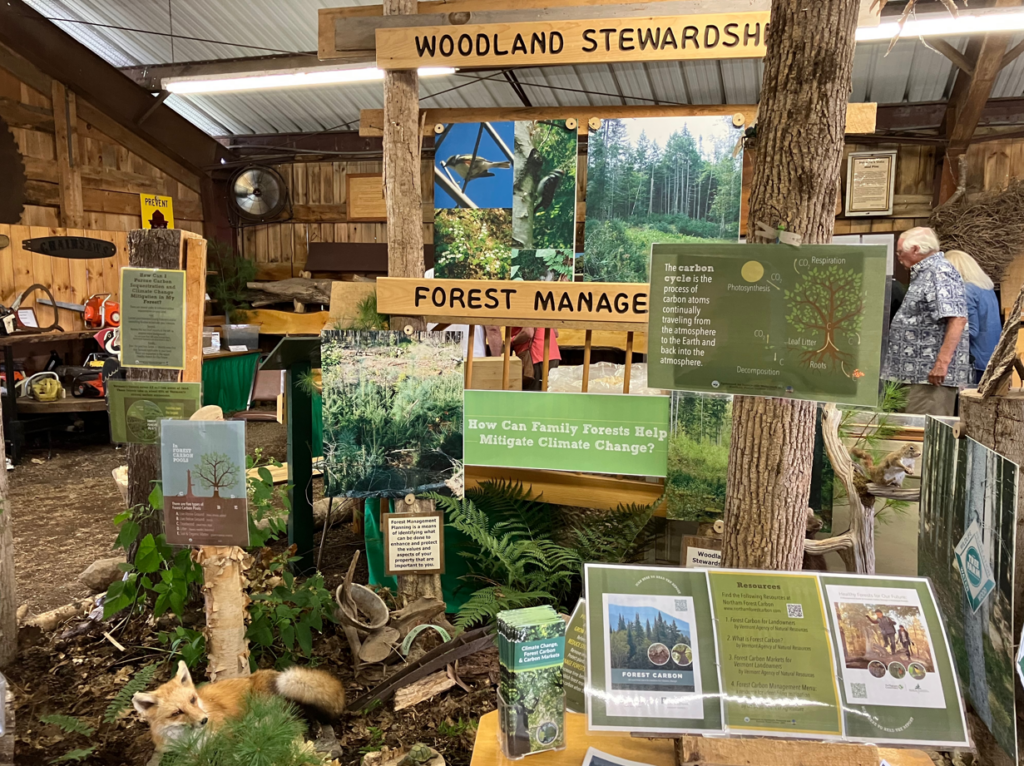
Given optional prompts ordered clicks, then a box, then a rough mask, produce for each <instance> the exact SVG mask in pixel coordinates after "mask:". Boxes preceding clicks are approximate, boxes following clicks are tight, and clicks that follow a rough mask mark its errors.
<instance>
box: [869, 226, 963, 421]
mask: <svg viewBox="0 0 1024 766" xmlns="http://www.w3.org/2000/svg"><path fill="white" fill-rule="evenodd" d="M896 257H897V258H898V259H899V261H900V263H902V264H903V265H904V266H906V267H907V268H908V269H910V287H909V288H908V289H907V295H906V297H905V298H904V299H903V304H902V305H901V306H900V310H899V311H898V312H896V316H895V317H893V320H892V323H891V324H890V326H889V353H888V355H887V356H886V360H885V367H884V368H883V370H882V377H883V378H885V379H887V380H898V381H902V382H903V383H907V384H908V385H909V386H910V391H909V392H908V396H907V412H912V413H916V414H921V415H937V416H947V417H948V416H951V415H952V414H953V411H954V407H955V406H956V395H957V392H958V391H959V389H960V387H962V386H966V385H967V384H968V383H969V382H970V372H971V365H970V354H969V350H968V348H969V344H968V333H967V332H966V329H967V293H966V290H965V288H964V282H963V279H962V278H961V277H960V273H959V272H958V271H957V270H956V269H955V268H953V265H952V264H951V263H949V261H947V260H946V258H945V257H944V256H943V254H942V251H941V250H940V249H939V238H938V237H937V236H935V232H934V231H932V230H931V229H926V228H923V227H919V228H916V229H910V230H909V231H906V232H904V233H903V235H902V236H901V237H900V239H899V242H897V243H896Z"/></svg>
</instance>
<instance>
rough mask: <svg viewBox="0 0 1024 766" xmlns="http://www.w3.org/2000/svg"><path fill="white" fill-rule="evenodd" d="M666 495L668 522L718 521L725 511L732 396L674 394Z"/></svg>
mask: <svg viewBox="0 0 1024 766" xmlns="http://www.w3.org/2000/svg"><path fill="white" fill-rule="evenodd" d="M669 417H670V423H669V424H670V427H671V436H670V441H669V445H668V474H667V475H666V477H665V497H666V500H667V502H668V518H670V519H681V520H684V521H714V520H715V519H718V518H721V516H722V514H723V513H724V511H725V483H726V477H727V476H728V471H729V437H730V434H731V433H732V397H731V396H727V395H722V394H699V393H690V392H687V391H673V392H672V404H671V406H670V409H669Z"/></svg>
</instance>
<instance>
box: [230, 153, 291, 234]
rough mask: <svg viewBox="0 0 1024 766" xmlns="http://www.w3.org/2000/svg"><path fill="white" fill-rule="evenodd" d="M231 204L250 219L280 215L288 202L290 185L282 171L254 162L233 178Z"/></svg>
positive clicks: (242, 215) (264, 219) (268, 218)
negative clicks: (286, 184) (287, 184)
mask: <svg viewBox="0 0 1024 766" xmlns="http://www.w3.org/2000/svg"><path fill="white" fill-rule="evenodd" d="M230 200H231V207H232V209H233V210H234V211H235V213H236V214H237V215H238V216H239V217H240V218H244V219H246V220H247V221H269V220H272V219H274V218H277V217H278V216H279V215H280V214H281V211H283V210H284V209H285V207H286V206H287V205H288V187H287V186H285V183H284V179H283V178H281V174H280V173H278V172H277V171H276V170H273V169H272V168H268V167H266V166H264V165H250V166H249V167H246V168H242V169H241V170H240V171H238V172H237V173H236V174H235V176H234V178H232V179H231V196H230Z"/></svg>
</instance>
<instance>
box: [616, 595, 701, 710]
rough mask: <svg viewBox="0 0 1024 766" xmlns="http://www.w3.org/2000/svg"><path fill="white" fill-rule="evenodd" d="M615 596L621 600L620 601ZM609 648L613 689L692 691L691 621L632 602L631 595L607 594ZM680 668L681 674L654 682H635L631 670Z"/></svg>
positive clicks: (676, 669) (679, 672)
mask: <svg viewBox="0 0 1024 766" xmlns="http://www.w3.org/2000/svg"><path fill="white" fill-rule="evenodd" d="M616 598H619V599H621V601H617V600H616ZM607 599H608V622H607V625H608V651H609V652H610V654H611V668H612V688H613V689H616V690H623V691H626V690H630V691H672V692H692V691H694V689H695V685H694V681H693V673H692V668H693V661H694V653H693V650H692V648H691V647H692V645H693V642H692V639H691V630H690V623H689V622H687V621H685V620H681V619H679V618H678V617H675V616H674V615H671V614H668V613H667V612H665V611H664V610H663V609H658V608H657V607H653V606H646V605H637V604H635V603H631V601H632V599H631V597H630V596H621V597H615V596H611V595H609V596H607ZM659 669H660V670H664V671H678V675H676V674H673V675H674V678H672V679H669V680H668V683H666V682H665V680H664V679H659V681H660V682H658V683H654V682H653V681H648V682H647V683H644V682H643V681H640V682H636V681H632V680H626V679H628V674H620V673H618V672H617V671H628V670H659Z"/></svg>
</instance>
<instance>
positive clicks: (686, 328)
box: [648, 245, 886, 405]
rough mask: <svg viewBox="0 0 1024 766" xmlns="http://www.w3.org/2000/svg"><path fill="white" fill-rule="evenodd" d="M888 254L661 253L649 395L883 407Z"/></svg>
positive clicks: (736, 249) (713, 249) (841, 250)
mask: <svg viewBox="0 0 1024 766" xmlns="http://www.w3.org/2000/svg"><path fill="white" fill-rule="evenodd" d="M885 272H886V251H885V248H884V247H880V246H871V245H860V246H849V245H808V246H804V247H800V248H792V247H780V246H778V245H654V246H653V247H652V253H651V299H650V300H651V320H650V339H649V346H650V362H649V367H648V385H650V386H651V387H652V388H669V389H676V390H687V391H714V392H718V393H729V394H745V395H751V396H789V397H795V398H797V399H815V400H823V401H834V402H844V403H848V404H863V405H874V404H875V403H876V402H877V400H878V375H879V367H880V363H881V359H880V357H881V343H882V313H883V308H884V304H885V301H884V295H885V276H886V274H885Z"/></svg>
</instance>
